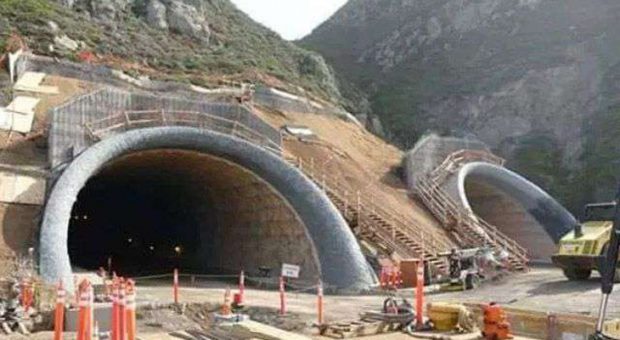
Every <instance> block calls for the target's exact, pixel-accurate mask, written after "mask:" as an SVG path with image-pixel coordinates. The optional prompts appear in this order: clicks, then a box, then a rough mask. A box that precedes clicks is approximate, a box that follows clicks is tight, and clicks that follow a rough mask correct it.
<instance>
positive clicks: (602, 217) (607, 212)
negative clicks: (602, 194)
mask: <svg viewBox="0 0 620 340" xmlns="http://www.w3.org/2000/svg"><path fill="white" fill-rule="evenodd" d="M615 208H616V202H605V203H592V204H587V205H586V207H585V211H584V218H583V220H582V222H581V223H579V224H577V225H576V226H575V228H574V230H573V231H571V232H569V233H568V234H566V235H564V237H562V239H561V240H560V244H559V249H558V252H557V253H556V254H554V255H553V256H552V257H551V259H552V261H553V263H554V264H555V265H556V266H557V267H560V268H561V269H562V270H563V271H564V275H565V276H566V277H567V278H568V279H569V280H587V279H588V278H589V277H590V275H591V274H592V271H594V270H597V271H599V272H600V263H599V262H600V258H601V256H602V255H603V254H604V253H605V252H606V251H607V249H608V247H609V238H610V234H611V231H612V228H613V214H614V211H615ZM616 277H617V278H620V272H619V274H617V276H616Z"/></svg>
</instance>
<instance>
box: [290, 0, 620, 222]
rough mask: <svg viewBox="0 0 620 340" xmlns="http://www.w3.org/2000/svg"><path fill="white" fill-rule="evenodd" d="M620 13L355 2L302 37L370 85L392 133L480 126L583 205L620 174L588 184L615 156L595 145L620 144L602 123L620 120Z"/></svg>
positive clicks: (564, 6)
mask: <svg viewBox="0 0 620 340" xmlns="http://www.w3.org/2000/svg"><path fill="white" fill-rule="evenodd" d="M619 15H620V3H618V2H613V1H612V2H610V1H605V0H592V1H587V2H584V1H580V0H566V1H560V2H558V1H552V0H518V1H516V0H515V1H513V0H476V1H461V0H420V1H408V0H351V1H349V2H348V3H347V4H346V5H345V6H344V7H343V8H342V9H341V10H340V11H339V12H337V13H336V14H335V15H334V16H333V17H332V18H331V19H329V20H328V21H327V22H326V23H324V24H323V25H322V26H320V27H319V28H317V29H316V30H315V31H314V32H313V33H312V34H311V35H310V36H308V37H306V38H305V39H303V41H302V44H303V45H304V46H305V47H309V48H311V49H315V50H316V51H319V52H321V53H322V54H323V55H324V56H325V57H326V59H327V60H328V62H330V63H331V64H332V65H333V66H334V68H335V69H336V71H339V73H340V75H341V76H343V77H344V78H346V79H348V80H349V81H351V82H353V83H354V84H355V85H357V86H358V87H359V88H361V89H363V90H364V91H365V92H366V93H367V95H368V97H369V99H370V102H371V104H372V109H373V111H374V113H375V114H377V115H379V116H380V117H381V120H382V122H383V124H384V125H385V127H386V129H387V133H388V135H390V136H391V137H392V139H393V141H395V142H396V143H398V144H400V145H402V146H405V147H408V146H411V145H412V144H413V143H415V141H416V140H417V139H418V138H419V137H420V136H421V135H423V134H424V133H426V132H427V131H429V130H430V131H435V132H438V133H441V134H444V135H466V134H474V135H476V136H478V138H480V139H481V140H483V141H484V142H485V143H487V144H489V145H490V146H492V147H493V149H494V151H496V152H497V153H499V154H501V155H502V156H503V157H506V158H507V159H508V161H509V163H508V164H509V166H511V167H513V168H516V169H517V170H518V171H519V172H521V173H524V174H525V175H526V176H528V177H530V178H531V179H533V180H534V181H535V182H536V183H537V184H539V185H541V186H543V187H544V188H545V189H548V190H550V191H551V193H552V194H554V195H556V196H559V198H560V199H561V200H562V201H563V202H564V203H567V204H569V205H570V206H571V208H572V209H573V211H574V212H578V210H577V209H579V208H578V207H579V206H580V205H581V204H582V203H583V202H584V201H586V200H597V199H610V198H611V196H610V194H611V192H613V191H614V189H615V185H616V184H615V181H617V180H620V178H619V176H620V175H617V174H616V175H612V176H607V175H605V176H606V177H609V178H608V179H606V180H605V181H603V182H604V183H605V184H602V183H599V184H597V185H591V184H583V183H586V182H587V183H592V179H591V177H592V176H595V177H602V174H601V173H600V170H597V168H600V167H601V165H602V163H604V162H609V159H610V158H612V159H613V158H614V157H613V155H606V156H605V157H603V158H601V157H592V155H591V152H593V150H599V151H597V153H599V154H600V153H601V152H602V153H607V152H615V151H614V149H613V148H609V147H606V146H605V145H608V144H609V143H613V142H612V140H610V139H609V137H610V136H602V134H601V133H595V130H598V131H601V128H600V127H599V128H596V126H599V125H600V124H597V123H596V122H598V121H600V120H605V121H606V122H607V123H603V124H602V125H609V124H612V125H613V126H616V127H620V123H619V122H617V121H613V120H612V121H610V120H609V119H610V116H613V115H611V114H610V112H618V109H617V107H618V106H619V105H620V96H619V95H618V93H619V92H618V91H617V90H618V88H619V87H620V35H618V34H615V32H617V31H618V30H619V29H620V22H619V21H618V20H617V18H618V16H619ZM610 110H611V111H610ZM601 138H606V140H605V141H603V140H602V139H601ZM615 141H620V137H616V139H615ZM601 148H603V149H605V150H607V151H601ZM616 159H617V154H616ZM616 173H617V171H616ZM584 176H588V178H590V179H589V180H587V181H585V180H584ZM600 185H603V186H604V187H603V188H601V187H599V186H600ZM575 191H580V192H578V193H576V192H575ZM579 210H580V209H579Z"/></svg>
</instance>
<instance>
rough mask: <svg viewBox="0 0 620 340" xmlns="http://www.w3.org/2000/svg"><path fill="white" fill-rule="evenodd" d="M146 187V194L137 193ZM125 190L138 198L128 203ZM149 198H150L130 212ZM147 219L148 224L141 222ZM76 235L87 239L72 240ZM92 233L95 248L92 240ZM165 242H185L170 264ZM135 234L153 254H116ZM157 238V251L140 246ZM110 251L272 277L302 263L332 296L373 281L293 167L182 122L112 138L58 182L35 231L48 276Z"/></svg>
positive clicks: (341, 224) (350, 238) (344, 230)
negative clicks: (332, 290)
mask: <svg viewBox="0 0 620 340" xmlns="http://www.w3.org/2000/svg"><path fill="white" fill-rule="evenodd" d="M132 185H133V186H132ZM145 187H146V188H149V190H146V191H144V192H142V191H140V190H138V189H137V188H145ZM131 188H133V189H131ZM105 195H108V196H105ZM132 195H142V196H135V197H138V198H136V199H125V198H127V197H134V196H132ZM102 197H105V199H102ZM150 201H153V202H158V203H157V204H153V205H152V206H148V207H146V208H145V207H144V206H143V205H144V204H142V205H136V208H128V206H131V205H132V204H135V203H136V202H150ZM141 209H143V210H141ZM114 212H117V213H116V214H115V213H114ZM150 214H152V215H153V216H155V217H153V216H151V217H152V218H147V217H148V216H150ZM80 216H82V219H81V220H80ZM114 216H116V217H117V218H116V219H115V217H114ZM119 216H123V218H122V219H121V218H120V217H119ZM76 218H77V219H76ZM76 221H77V222H76ZM122 221H132V223H123V222H122ZM170 221H172V222H170ZM164 222H165V223H164ZM81 228H82V229H86V228H90V230H97V229H98V228H104V229H105V228H107V229H105V230H106V231H102V232H100V233H97V232H84V231H83V230H81ZM188 230H189V231H188ZM73 233H82V234H81V235H86V236H84V237H77V238H76V237H73V238H72V236H71V235H72V234H73ZM88 235H90V237H91V238H94V239H96V242H95V241H93V240H91V242H90V243H89V241H88V238H89V236H88ZM93 235H99V236H93ZM109 235H121V236H119V237H116V238H114V237H111V236H109ZM132 235H138V236H132ZM158 235H159V236H158ZM146 236H148V237H150V238H148V239H147V238H146ZM83 238H85V239H83ZM171 238H175V240H176V242H184V246H185V247H186V249H184V251H183V255H182V256H178V258H176V257H174V256H172V255H170V253H169V252H168V253H167V255H166V254H163V253H159V252H158V250H159V249H161V248H162V247H161V246H160V245H161V244H165V245H166V247H167V246H168V245H171V246H172V245H174V243H165V242H167V240H169V239H171ZM72 239H73V241H72ZM138 239H140V240H142V239H144V241H142V242H143V243H142V248H141V249H142V251H144V249H148V250H150V251H152V254H147V255H145V256H142V257H140V256H139V255H136V254H138V253H128V252H127V251H125V250H123V249H131V247H128V246H127V244H124V243H123V242H125V241H126V242H129V243H131V245H132V246H133V245H135V244H137V243H138V241H137V240H138ZM76 240H77V241H76ZM156 241H157V242H159V243H157V248H156V247H155V243H153V244H152V245H149V244H147V243H146V242H156ZM171 242H172V241H171ZM71 243H72V244H71ZM85 244H90V246H88V247H87V246H85ZM107 245H109V248H107V247H108V246H107ZM178 248H180V247H177V246H175V249H177V251H178V250H179V249H178ZM93 249H95V250H97V251H95V250H93ZM106 249H112V250H113V251H114V252H116V253H115V256H116V258H117V259H139V258H142V259H144V262H139V263H134V264H133V265H134V266H138V267H144V265H146V264H147V262H148V259H149V258H150V259H152V260H153V261H157V262H158V263H166V264H168V263H167V262H165V261H166V260H170V261H169V262H170V264H171V265H175V266H179V265H180V266H189V267H191V268H192V269H193V270H218V271H224V272H236V271H238V270H241V269H244V270H246V271H248V272H257V271H258V270H259V269H260V268H261V267H265V266H267V267H269V268H271V269H272V271H279V268H278V266H279V265H281V263H291V262H292V263H294V264H301V266H302V276H303V278H304V279H308V280H316V279H318V278H321V279H322V280H323V281H324V282H325V283H326V284H327V285H328V286H331V287H333V288H337V289H342V290H362V289H366V288H368V287H370V286H371V285H372V284H373V283H374V282H375V277H374V274H373V273H372V271H371V270H370V269H369V266H368V265H367V262H366V261H365V259H364V257H363V255H362V252H361V250H360V248H359V245H358V244H357V241H356V240H355V237H354V235H353V234H352V232H351V231H350V229H349V227H348V226H347V224H346V222H345V221H344V220H343V218H342V217H341V215H340V214H339V212H338V211H337V210H336V208H335V207H334V206H333V204H332V203H331V202H330V200H329V199H328V198H327V197H326V195H325V194H324V192H322V191H321V190H320V189H319V188H318V187H317V186H316V185H314V184H313V183H312V182H311V181H310V180H309V179H307V178H306V177H305V176H304V175H303V174H302V173H301V172H299V170H297V169H296V168H294V167H292V166H291V165H289V164H288V163H286V162H285V161H284V160H283V159H282V158H281V157H279V156H277V155H276V154H274V153H272V152H269V151H267V150H266V149H264V148H261V147H259V146H257V145H255V144H252V143H250V142H247V141H245V140H242V139H240V138H236V137H234V136H229V135H224V134H220V133H217V132H212V131H206V130H201V129H197V128H190V127H156V128H144V129H137V130H131V131H128V132H123V133H119V134H116V135H114V136H111V137H108V138H106V139H104V140H102V141H100V142H98V143H97V144H95V145H93V146H91V147H89V148H88V149H86V150H85V151H84V152H83V153H82V154H80V155H79V156H78V157H77V158H76V159H75V160H73V161H72V162H71V163H70V164H69V165H68V167H67V168H66V170H64V172H63V173H62V174H61V176H60V177H59V178H58V180H57V182H56V183H55V185H54V187H53V189H52V190H51V194H50V195H49V199H48V201H47V204H46V207H45V211H44V214H43V219H42V226H41V233H40V268H41V274H42V276H43V277H44V279H45V280H47V281H48V282H57V281H58V280H60V279H63V281H64V282H65V283H71V282H72V280H70V276H71V273H72V264H75V263H77V262H79V261H81V260H79V259H78V258H77V257H80V258H82V257H85V258H88V257H89V256H90V260H91V262H93V263H87V262H83V261H82V262H81V263H80V265H82V264H85V265H91V266H92V265H94V263H97V262H99V263H101V262H100V261H99V259H100V258H102V257H103V256H104V255H106V253H105V250H106ZM148 250H147V251H148ZM123 251H125V252H123ZM136 251H137V250H136ZM166 251H167V250H166ZM179 253H180V252H179ZM93 254H94V255H93ZM143 255H144V254H143ZM177 255H179V254H177ZM97 256H99V257H97ZM162 261H163V262H162ZM120 262H122V260H121V261H120ZM129 262H131V261H129ZM151 264H152V263H151ZM276 275H277V274H276Z"/></svg>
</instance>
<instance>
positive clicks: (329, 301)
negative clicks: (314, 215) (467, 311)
mask: <svg viewBox="0 0 620 340" xmlns="http://www.w3.org/2000/svg"><path fill="white" fill-rule="evenodd" d="M226 286H227V284H225V283H221V282H208V283H202V284H201V287H182V288H181V290H180V296H181V301H182V302H218V301H222V300H223V292H224V289H225V287H226ZM231 288H235V287H234V286H233V287H231ZM399 295H401V296H404V297H411V296H412V293H411V290H404V291H402V292H400V293H399ZM599 298H600V289H599V282H598V277H594V278H592V279H591V280H589V281H585V282H569V281H567V280H566V279H565V278H564V276H563V275H562V273H561V271H559V270H558V269H556V268H550V267H549V268H543V267H539V268H533V269H532V270H531V271H530V272H529V273H524V274H517V275H512V276H508V277H506V278H503V279H502V280H501V281H498V282H492V283H486V284H484V285H483V286H482V287H480V288H479V289H477V290H475V291H468V292H454V293H436V294H430V295H428V296H427V300H428V301H431V302H432V301H454V302H490V301H496V302H498V303H501V304H503V305H507V306H512V307H518V308H526V309H531V310H538V311H549V312H558V313H574V314H582V315H595V314H596V311H597V308H598V302H599ZM145 299H146V300H151V301H160V302H171V301H172V289H171V288H170V285H169V284H168V283H161V284H160V285H154V286H149V287H144V286H143V287H140V293H139V300H145ZM246 301H247V303H248V304H249V305H253V306H263V307H271V308H278V307H279V303H280V302H279V295H278V292H275V291H268V290H259V289H252V288H247V289H246ZM382 301H383V297H382V296H377V295H365V296H326V297H325V313H326V319H327V320H331V321H336V320H352V319H355V318H356V317H357V315H358V314H359V313H360V312H362V311H364V310H371V309H377V308H380V306H381V303H382ZM315 306H316V297H315V296H314V295H313V294H306V293H289V294H287V308H288V310H289V311H291V312H294V313H299V314H300V315H302V316H304V317H307V318H308V320H310V321H312V320H313V319H314V315H315V312H316V307H315ZM608 317H610V318H620V287H619V289H617V290H616V292H614V294H613V296H612V298H611V300H610V306H609V312H608Z"/></svg>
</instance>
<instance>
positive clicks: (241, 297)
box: [239, 270, 245, 304]
mask: <svg viewBox="0 0 620 340" xmlns="http://www.w3.org/2000/svg"><path fill="white" fill-rule="evenodd" d="M244 299H245V273H244V272H243V270H242V271H241V274H239V304H243V301H244Z"/></svg>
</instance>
